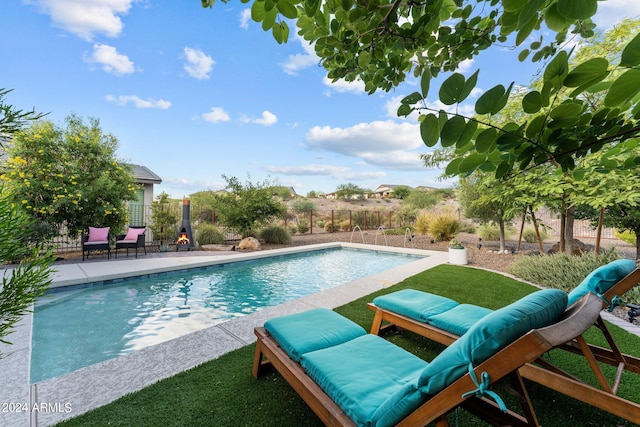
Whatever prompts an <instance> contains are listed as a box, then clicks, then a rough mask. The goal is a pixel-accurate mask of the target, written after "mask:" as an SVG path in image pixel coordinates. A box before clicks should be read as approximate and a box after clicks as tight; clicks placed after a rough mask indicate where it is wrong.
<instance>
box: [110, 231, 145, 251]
mask: <svg viewBox="0 0 640 427" xmlns="http://www.w3.org/2000/svg"><path fill="white" fill-rule="evenodd" d="M146 231H147V227H146V226H145V225H141V226H133V225H130V226H129V229H128V230H127V234H118V235H116V248H115V253H116V258H118V249H126V250H127V256H129V249H135V251H136V258H138V248H142V249H143V250H144V254H145V255H146V254H147V246H146V242H145V232H146Z"/></svg>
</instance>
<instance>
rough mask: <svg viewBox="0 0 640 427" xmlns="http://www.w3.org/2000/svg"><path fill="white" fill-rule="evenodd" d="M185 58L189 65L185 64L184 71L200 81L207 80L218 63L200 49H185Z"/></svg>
mask: <svg viewBox="0 0 640 427" xmlns="http://www.w3.org/2000/svg"><path fill="white" fill-rule="evenodd" d="M184 57H185V58H186V60H187V63H186V64H184V70H185V71H186V72H187V73H188V74H189V75H190V76H191V77H193V78H196V79H198V80H207V79H208V78H209V73H210V72H211V69H212V68H213V66H214V65H215V63H216V61H214V60H213V58H211V57H210V56H209V55H207V54H205V53H204V52H203V51H201V50H200V49H192V48H190V47H185V48H184Z"/></svg>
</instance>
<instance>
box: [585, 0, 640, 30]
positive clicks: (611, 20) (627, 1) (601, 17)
mask: <svg viewBox="0 0 640 427" xmlns="http://www.w3.org/2000/svg"><path fill="white" fill-rule="evenodd" d="M639 16H640V1H638V0H607V1H599V2H598V13H597V14H596V16H595V17H594V18H593V21H594V22H595V23H596V24H597V25H598V29H602V30H608V29H610V28H612V27H613V26H614V25H615V24H617V23H619V22H620V21H621V20H622V18H638V17H639Z"/></svg>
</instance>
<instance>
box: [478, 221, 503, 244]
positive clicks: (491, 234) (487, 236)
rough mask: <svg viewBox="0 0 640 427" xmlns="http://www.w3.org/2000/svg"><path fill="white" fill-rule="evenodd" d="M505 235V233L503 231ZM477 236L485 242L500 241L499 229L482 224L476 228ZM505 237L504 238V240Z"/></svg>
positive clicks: (495, 226)
mask: <svg viewBox="0 0 640 427" xmlns="http://www.w3.org/2000/svg"><path fill="white" fill-rule="evenodd" d="M505 234H507V233H506V231H505ZM478 236H479V237H481V238H482V240H487V241H494V242H495V241H499V240H500V229H499V228H498V226H497V225H488V224H484V225H481V226H480V227H478ZM506 237H507V236H505V238H506Z"/></svg>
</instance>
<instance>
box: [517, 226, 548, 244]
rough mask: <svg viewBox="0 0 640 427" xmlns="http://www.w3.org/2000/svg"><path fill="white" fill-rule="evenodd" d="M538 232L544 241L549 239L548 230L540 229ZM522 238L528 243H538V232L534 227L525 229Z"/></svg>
mask: <svg viewBox="0 0 640 427" xmlns="http://www.w3.org/2000/svg"><path fill="white" fill-rule="evenodd" d="M538 232H539V233H540V238H541V239H542V240H545V239H546V238H547V230H545V229H544V228H538ZM522 238H523V239H524V241H525V242H527V243H536V242H537V241H538V237H537V236H536V230H535V229H534V228H533V227H528V228H525V229H524V230H523V232H522Z"/></svg>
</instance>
